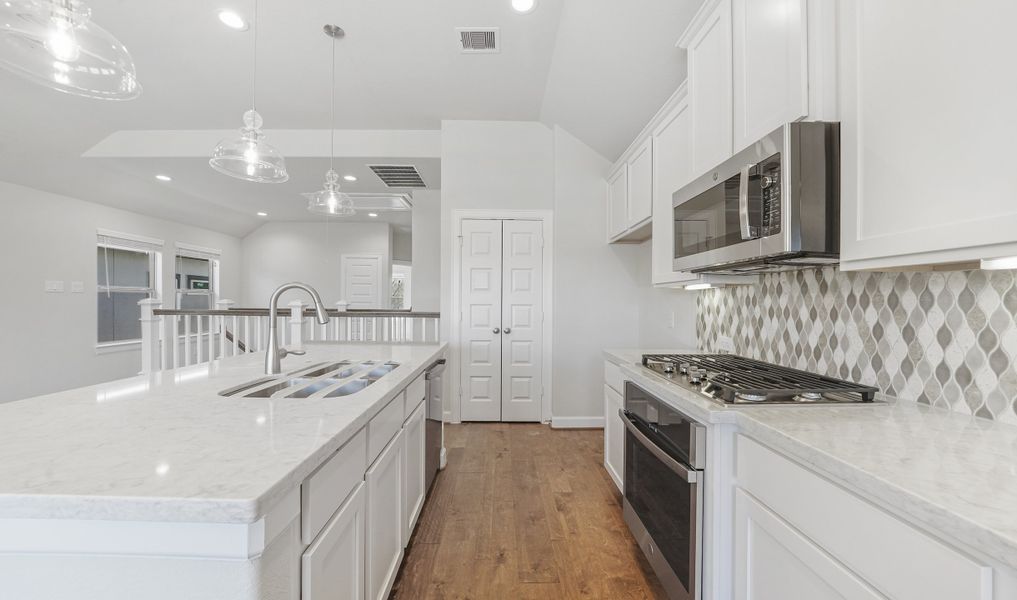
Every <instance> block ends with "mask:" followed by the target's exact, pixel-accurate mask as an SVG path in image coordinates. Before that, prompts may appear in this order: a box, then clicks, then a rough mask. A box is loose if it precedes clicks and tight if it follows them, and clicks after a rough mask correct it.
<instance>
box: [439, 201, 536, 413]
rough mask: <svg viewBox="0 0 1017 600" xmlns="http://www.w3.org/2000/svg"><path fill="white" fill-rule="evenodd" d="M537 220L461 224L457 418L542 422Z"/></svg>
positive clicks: (475, 220) (481, 221)
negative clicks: (459, 395) (460, 316)
mask: <svg viewBox="0 0 1017 600" xmlns="http://www.w3.org/2000/svg"><path fill="white" fill-rule="evenodd" d="M542 227H543V224H542V223H541V222H540V221H502V220H497V219H466V220H463V222H462V231H461V235H462V237H461V241H462V247H461V252H462V260H461V273H460V277H461V279H460V282H459V285H460V288H459V289H460V290H461V295H462V301H461V306H462V311H463V312H462V325H461V327H460V332H461V333H460V373H461V378H462V379H461V383H462V386H461V387H462V396H461V404H460V413H461V418H462V420H464V421H533V422H537V421H540V420H541V399H542V398H541V396H542V388H543V386H542V373H541V368H542V348H543V336H542V332H543V241H542V236H541V230H542Z"/></svg>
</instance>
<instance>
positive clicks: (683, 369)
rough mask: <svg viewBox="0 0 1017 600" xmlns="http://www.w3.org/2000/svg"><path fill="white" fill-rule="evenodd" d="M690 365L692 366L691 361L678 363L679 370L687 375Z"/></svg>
mask: <svg viewBox="0 0 1017 600" xmlns="http://www.w3.org/2000/svg"><path fill="white" fill-rule="evenodd" d="M689 366H690V365H689V363H687V362H683V363H682V364H680V365H678V372H679V373H681V374H682V375H687V374H688V372H689Z"/></svg>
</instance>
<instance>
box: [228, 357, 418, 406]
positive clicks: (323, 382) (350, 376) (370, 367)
mask: <svg viewBox="0 0 1017 600" xmlns="http://www.w3.org/2000/svg"><path fill="white" fill-rule="evenodd" d="M398 366H399V363H395V362H386V363H379V362H378V361H371V360H369V361H361V362H354V361H348V360H345V361H342V362H337V363H331V364H325V363H319V364H317V365H313V366H311V367H305V368H304V369H299V370H297V371H293V372H291V373H288V374H286V375H281V376H275V377H261V378H259V379H256V380H254V381H250V382H247V383H244V384H241V385H238V386H235V387H232V388H230V389H228V390H223V391H221V392H219V395H220V396H226V397H233V396H241V397H244V398H310V397H311V396H313V395H315V394H318V393H319V392H326V391H327V393H325V394H324V397H325V398H339V397H342V396H349V395H351V394H355V393H357V392H359V391H361V390H363V389H364V388H366V387H367V386H369V385H371V384H372V383H374V382H375V381H378V380H379V379H381V378H382V377H384V376H385V375H387V374H388V373H390V372H391V371H392V370H393V369H395V368H396V367H398ZM363 371H367V373H364V374H363V375H361V376H360V377H356V376H357V374H359V373H361V372H363ZM328 390H331V391H328Z"/></svg>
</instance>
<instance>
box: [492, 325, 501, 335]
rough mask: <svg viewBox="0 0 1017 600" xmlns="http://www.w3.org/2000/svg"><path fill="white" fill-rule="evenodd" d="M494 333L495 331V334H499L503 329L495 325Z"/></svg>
mask: <svg viewBox="0 0 1017 600" xmlns="http://www.w3.org/2000/svg"><path fill="white" fill-rule="evenodd" d="M494 333H495V335H498V334H499V333H501V329H498V328H497V327H495V328H494Z"/></svg>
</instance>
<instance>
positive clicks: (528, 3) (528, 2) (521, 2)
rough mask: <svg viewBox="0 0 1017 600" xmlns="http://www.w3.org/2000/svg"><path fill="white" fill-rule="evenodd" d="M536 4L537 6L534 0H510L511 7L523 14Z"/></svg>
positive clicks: (530, 10)
mask: <svg viewBox="0 0 1017 600" xmlns="http://www.w3.org/2000/svg"><path fill="white" fill-rule="evenodd" d="M536 6H537V2H536V0H512V8H514V9H515V10H516V12H519V13H524V14H525V13H528V12H532V11H533V9H534V8H536Z"/></svg>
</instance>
